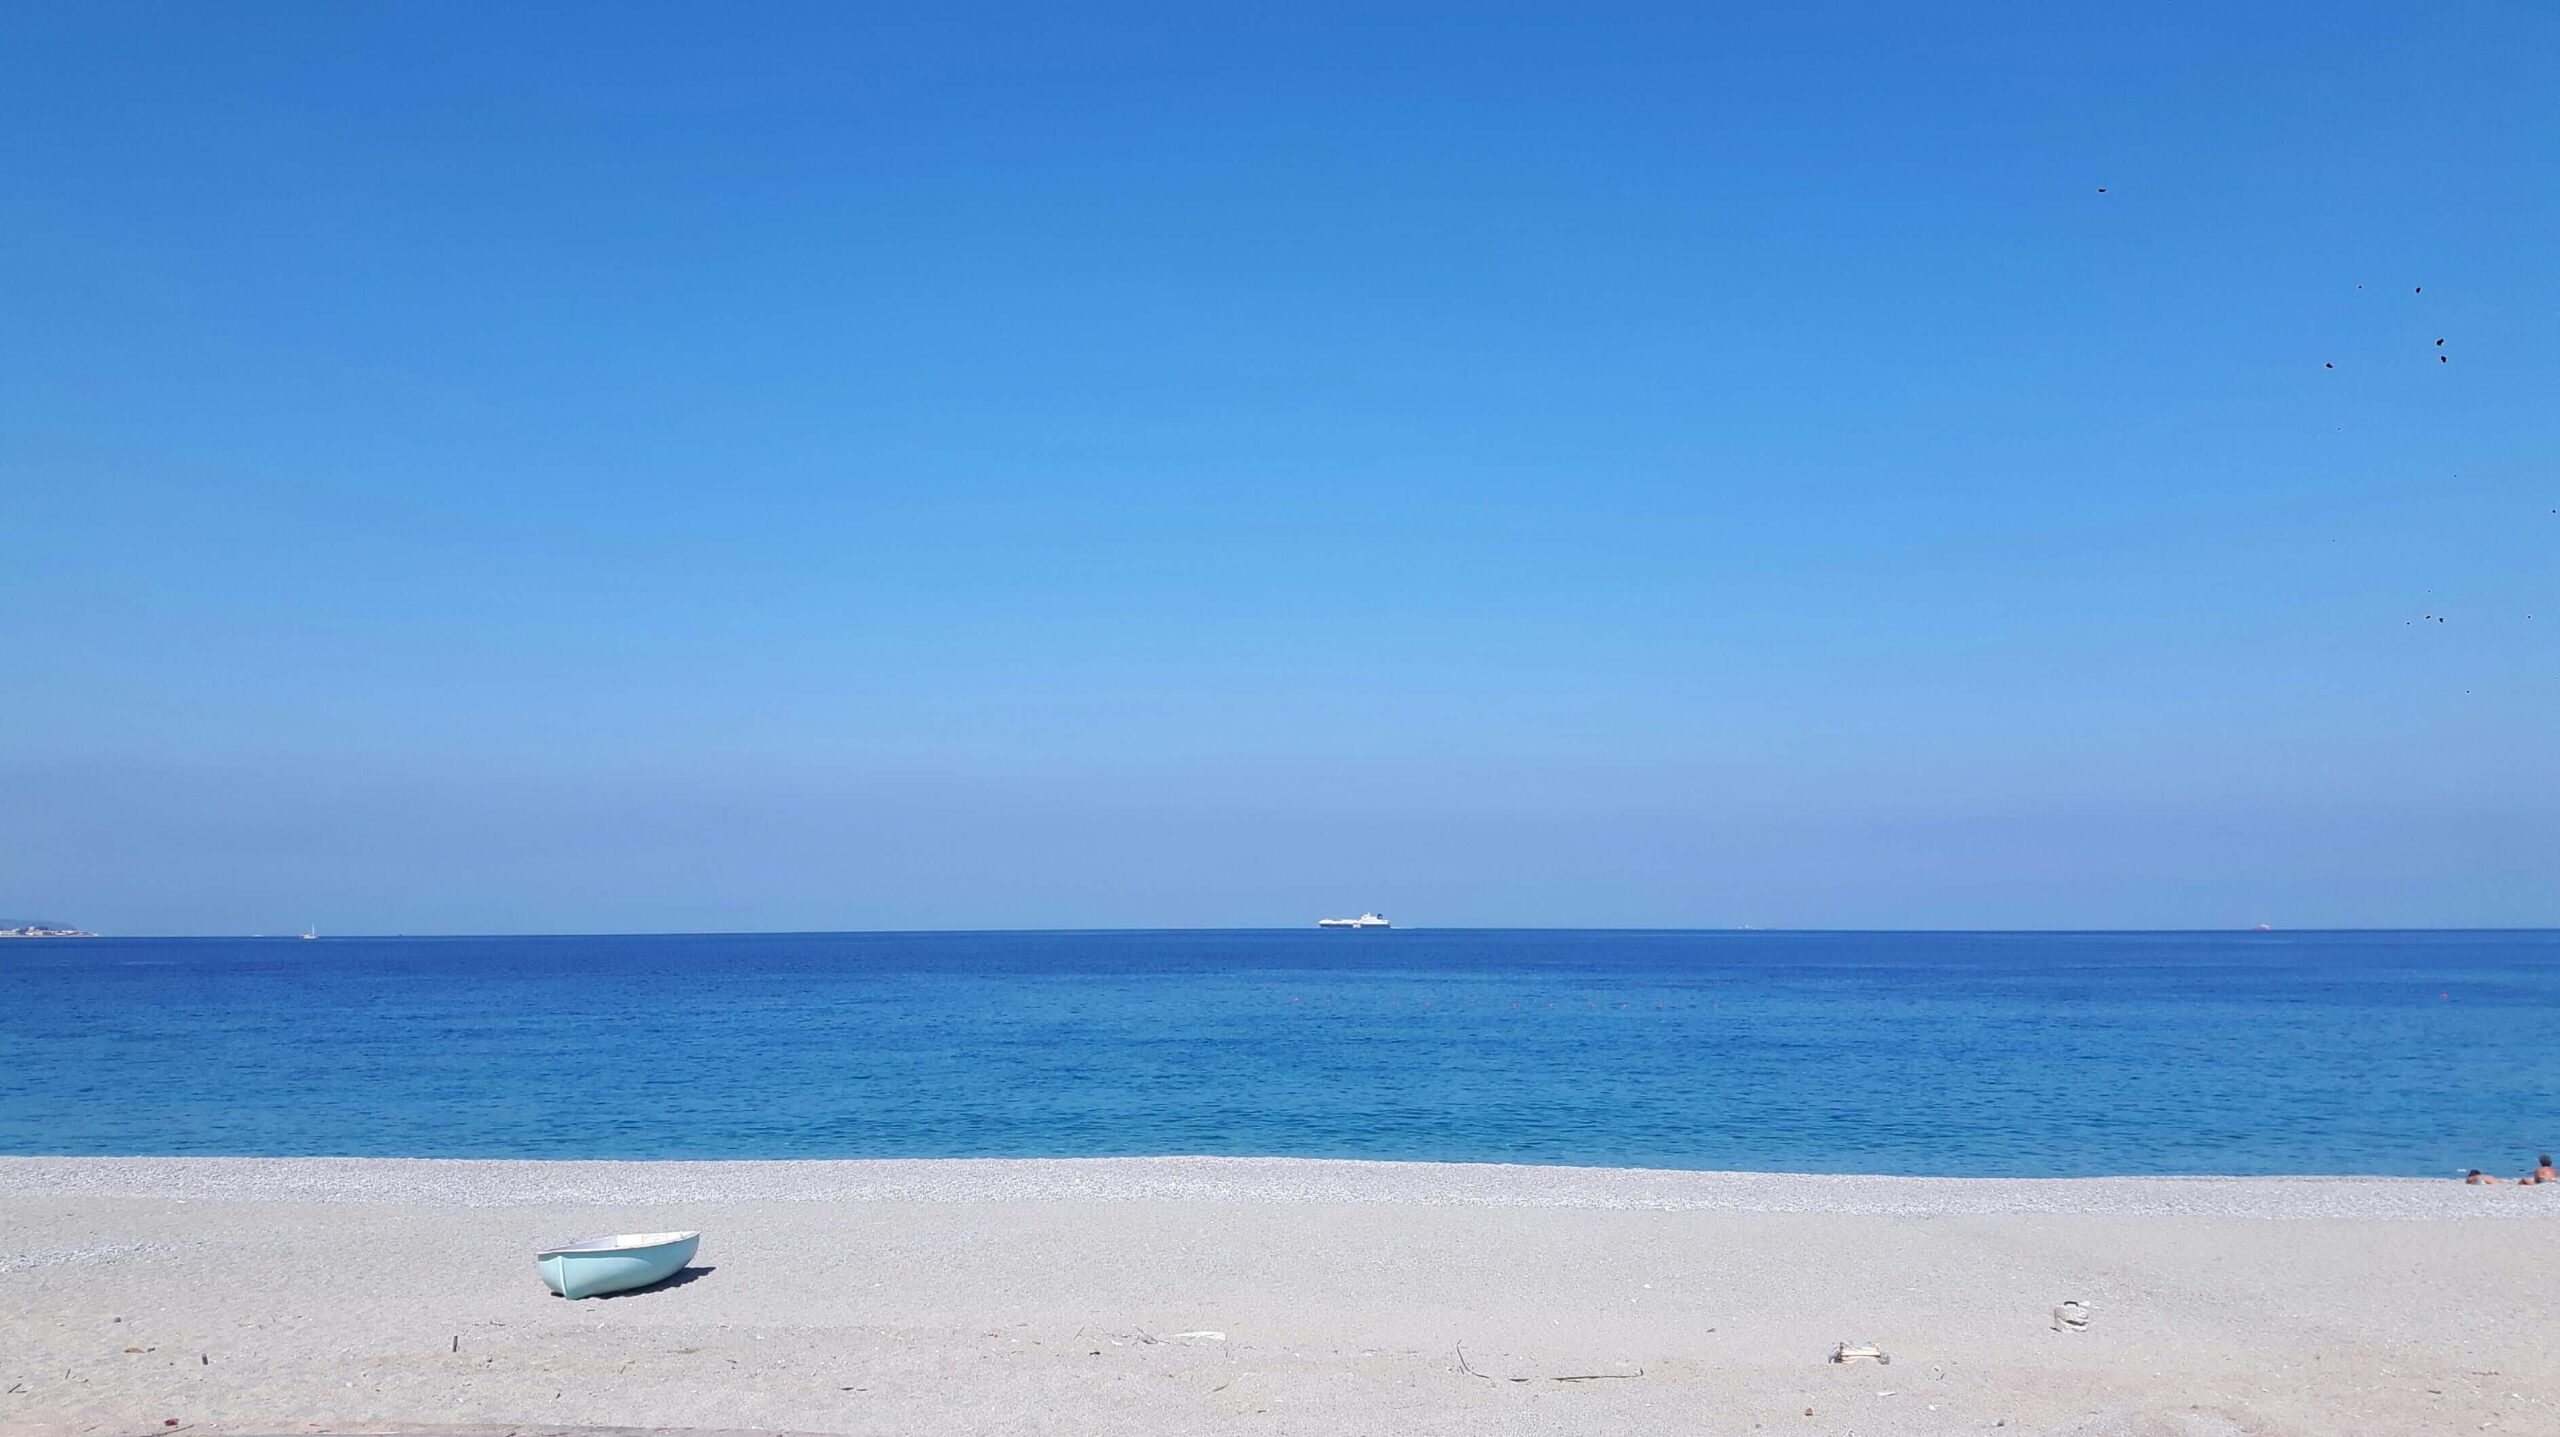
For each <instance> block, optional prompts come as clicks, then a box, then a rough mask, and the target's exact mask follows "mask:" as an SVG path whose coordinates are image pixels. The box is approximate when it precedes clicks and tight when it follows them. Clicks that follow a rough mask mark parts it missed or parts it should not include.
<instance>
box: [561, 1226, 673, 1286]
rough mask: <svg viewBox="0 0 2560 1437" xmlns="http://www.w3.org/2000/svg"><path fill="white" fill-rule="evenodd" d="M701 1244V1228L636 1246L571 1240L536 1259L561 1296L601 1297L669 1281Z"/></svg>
mask: <svg viewBox="0 0 2560 1437" xmlns="http://www.w3.org/2000/svg"><path fill="white" fill-rule="evenodd" d="M701 1246H702V1234H700V1233H698V1232H686V1233H674V1234H670V1235H669V1236H668V1238H667V1240H666V1241H664V1242H655V1243H649V1244H646V1245H644V1246H636V1247H594V1246H587V1245H585V1244H572V1245H571V1246H568V1247H564V1248H554V1249H553V1250H551V1251H549V1252H544V1253H537V1254H535V1256H534V1262H535V1264H536V1265H537V1266H539V1267H540V1268H541V1269H542V1281H543V1283H544V1284H545V1285H546V1286H548V1287H549V1288H550V1289H551V1290H552V1291H553V1292H556V1293H558V1294H559V1295H560V1296H562V1297H600V1296H602V1295H604V1294H605V1293H608V1292H629V1291H630V1290H631V1289H633V1288H635V1287H647V1286H649V1285H650V1284H651V1283H655V1282H664V1281H666V1280H667V1279H668V1278H670V1277H673V1276H675V1275H676V1273H677V1272H678V1271H679V1270H681V1269H682V1268H683V1267H684V1265H685V1264H686V1263H688V1262H691V1261H693V1254H694V1250H695V1249H697V1248H699V1247H701Z"/></svg>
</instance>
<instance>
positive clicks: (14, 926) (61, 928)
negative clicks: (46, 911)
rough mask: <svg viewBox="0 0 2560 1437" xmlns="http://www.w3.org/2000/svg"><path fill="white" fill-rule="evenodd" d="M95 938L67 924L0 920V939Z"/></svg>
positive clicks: (89, 933) (83, 930) (82, 929)
mask: <svg viewBox="0 0 2560 1437" xmlns="http://www.w3.org/2000/svg"><path fill="white" fill-rule="evenodd" d="M97 936H98V935H97V934H95V933H92V932H89V931H88V930H87V929H85V928H74V927H72V926H70V925H69V924H67V923H45V922H39V921H25V922H21V921H18V920H15V919H7V920H0V938H95V937H97Z"/></svg>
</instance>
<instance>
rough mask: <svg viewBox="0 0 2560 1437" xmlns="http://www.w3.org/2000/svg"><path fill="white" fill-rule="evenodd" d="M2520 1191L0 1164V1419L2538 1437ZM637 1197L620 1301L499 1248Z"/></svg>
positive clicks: (2558, 1217)
mask: <svg viewBox="0 0 2560 1437" xmlns="http://www.w3.org/2000/svg"><path fill="white" fill-rule="evenodd" d="M2537 1218H2539V1219H2543V1220H2545V1221H2548V1222H2554V1223H2560V1187H2551V1188H2542V1189H2518V1188H2514V1187H2499V1188H2468V1187H2464V1186H2462V1185H2461V1184H2459V1183H2457V1182H2454V1181H2452V1180H2451V1179H2445V1180H2441V1181H2437V1180H2429V1179H2415V1178H2354V1177H2346V1178H2312V1179H2289V1178H1902V1177H1801V1176H1791V1175H1783V1174H1752V1173H1695V1172H1681V1171H1665V1170H1653V1169H1592V1168H1553V1167H1503V1166H1496V1165H1475V1164H1428V1163H1372V1162H1352V1161H1334V1160H1322V1159H1293V1158H1280V1159H1267V1158H1265V1159H1255V1158H1086V1159H965V1158H964V1159H881V1160H853V1161H814V1160H784V1161H775V1162H728V1163H724V1162H669V1163H618V1162H542V1161H496V1160H475V1159H400V1158H46V1157H5V1158H0V1292H5V1293H6V1294H7V1296H8V1301H5V1302H0V1437H29V1434H39V1433H41V1434H56V1433H60V1434H75V1433H76V1434H84V1437H121V1434H130V1433H133V1432H137V1431H144V1430H149V1431H164V1430H171V1429H170V1428H169V1427H168V1426H167V1425H166V1424H168V1423H171V1422H175V1423H176V1424H177V1429H179V1430H184V1431H194V1432H208V1433H226V1434H228V1433H240V1434H247V1433H282V1432H288V1431H295V1430H315V1429H326V1430H334V1431H357V1430H367V1429H371V1430H390V1429H418V1428H440V1429H463V1428H493V1427H494V1428H497V1429H500V1430H561V1429H573V1428H590V1429H591V1428H652V1429H668V1428H690V1429H732V1430H745V1429H754V1430H763V1431H769V1432H770V1431H797V1432H809V1433H847V1434H850V1433H865V1434H869V1433H878V1434H883V1437H887V1434H898V1437H928V1434H939V1433H963V1432H967V1433H999V1434H1015V1433H1019V1434H1024V1437H1031V1434H1044V1437H1045V1434H1050V1433H1065V1432H1079V1433H1081V1432H1096V1433H1121V1434H1131V1437H1189V1434H1193V1433H1199V1432H1210V1431H1218V1432H1225V1431H1244V1432H1268V1433H1274V1434H1290V1437H1297V1434H1305V1437H1332V1434H1352V1433H1370V1432H1399V1433H1403V1432H1411V1433H1435V1434H1437V1433H1451V1434H1455V1433H1467V1434H1475V1433H1486V1434H1494V1437H1505V1434H1521V1437H1530V1434H1539V1437H1546V1434H1564V1433H1578V1432H1587V1431H1594V1430H1603V1431H1611V1432H1613V1433H1617V1434H1621V1437H1654V1435H1655V1434H1661V1437H1671V1435H1672V1434H1681V1437H1694V1434H1698V1433H1702V1432H1704V1433H1724V1432H1734V1433H1742V1432H1749V1431H1751V1430H1752V1429H1753V1428H1754V1427H1760V1428H1764V1429H1767V1430H1772V1431H1774V1430H1777V1429H1778V1428H1780V1427H1782V1426H1783V1427H1786V1428H1788V1429H1791V1430H1794V1431H1797V1432H1802V1433H1808V1434H1811V1433H1824V1434H1829V1433H1852V1432H1876V1431H1890V1432H1897V1433H1914V1434H1921V1437H1936V1434H1955V1433H1980V1432H1985V1431H1991V1430H1995V1429H1997V1430H1999V1431H2000V1434H2001V1437H2023V1434H2047V1433H2050V1434H2068V1437H2112V1434H2125V1437H2154V1434H2161V1437H2167V1434H2176V1437H2236V1434H2243V1433H2246V1434H2253V1437H2254V1435H2255V1434H2290V1433H2301V1434H2312V1433H2320V1434H2324V1437H2325V1434H2329V1433H2334V1432H2339V1431H2355V1432H2362V1433H2401V1432H2407V1433H2419V1432H2438V1431H2448V1430H2450V1431H2465V1432H2469V1431H2479V1430H2488V1431H2492V1432H2497V1431H2515V1432H2522V1431H2535V1430H2549V1424H2550V1423H2551V1422H2552V1420H2553V1417H2554V1414H2555V1413H2560V1354H2556V1353H2554V1352H2553V1351H2552V1350H2551V1349H2550V1347H2549V1344H2548V1343H2547V1341H2546V1340H2545V1339H2546V1336H2547V1334H2548V1333H2550V1332H2552V1331H2554V1330H2560V1242H2554V1241H2551V1240H2550V1239H2551V1238H2552V1237H2554V1236H2560V1226H2554V1227H2531V1226H2528V1227H2522V1228H2520V1227H2518V1226H2517V1224H2518V1222H2520V1221H2521V1222H2526V1223H2531V1222H2532V1220H2534V1219H2537ZM676 1228H686V1229H699V1230H700V1231H701V1232H702V1233H703V1244H702V1248H701V1251H700V1253H699V1254H698V1255H697V1257H696V1259H695V1262H694V1265H693V1266H692V1267H691V1268H689V1269H687V1270H686V1271H685V1272H684V1273H681V1274H679V1275H678V1278H677V1279H676V1280H673V1281H670V1282H668V1283H665V1284H662V1285H661V1286H659V1287H656V1288H651V1289H646V1290H643V1291H640V1292H636V1293H631V1294H624V1295H619V1296H615V1297H612V1298H607V1299H602V1300H594V1301H586V1302H568V1301H563V1300H561V1299H558V1298H555V1297H552V1296H551V1295H550V1294H549V1292H548V1291H547V1290H546V1289H545V1288H544V1286H543V1284H542V1282H541V1280H540V1278H539V1276H538V1275H537V1274H536V1272H535V1269H534V1264H533V1261H532V1256H533V1253H534V1252H535V1251H536V1250H537V1249H538V1248H540V1247H542V1246H543V1245H545V1244H548V1243H552V1242H556V1241H558V1240H560V1239H562V1238H564V1237H566V1236H568V1235H570V1234H573V1233H582V1232H602V1231H624V1232H638V1231H658V1230H667V1229H676ZM2065 1299H2070V1300H2074V1301H2079V1302H2083V1303H2085V1304H2087V1305H2088V1307H2089V1309H2090V1311H2091V1312H2092V1313H2093V1318H2092V1321H2091V1322H2090V1324H2089V1326H2088V1327H2087V1329H2086V1330H2071V1331H2066V1330H2063V1329H2062V1328H2060V1327H2059V1326H2058V1325H2057V1324H2056V1322H2055V1318H2054V1310H2055V1308H2056V1306H2057V1304H2059V1303H2060V1302H2062V1301H2063V1300H2065ZM1844 1341H1845V1342H1850V1343H1875V1344H1878V1345H1880V1346H1881V1347H1882V1348H1883V1349H1884V1350H1885V1351H1886V1352H1888V1353H1890V1354H1892V1356H1893V1359H1894V1361H1893V1363H1892V1365H1890V1366H1883V1367H1879V1366H1874V1365H1863V1364H1860V1365H1845V1366H1844V1365H1833V1364H1830V1363H1828V1362H1826V1361H1825V1360H1824V1358H1825V1355H1826V1354H1827V1353H1828V1352H1829V1351H1830V1350H1831V1348H1832V1346H1833V1345H1834V1344H1835V1343H1839V1342H1844ZM1808 1409H1810V1413H1809V1415H1808Z"/></svg>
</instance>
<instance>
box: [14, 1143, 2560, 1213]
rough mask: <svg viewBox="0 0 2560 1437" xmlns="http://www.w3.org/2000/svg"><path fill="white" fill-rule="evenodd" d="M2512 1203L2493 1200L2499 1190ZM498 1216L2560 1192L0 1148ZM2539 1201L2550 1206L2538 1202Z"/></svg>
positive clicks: (67, 1181)
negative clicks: (1021, 1205)
mask: <svg viewBox="0 0 2560 1437" xmlns="http://www.w3.org/2000/svg"><path fill="white" fill-rule="evenodd" d="M2501 1193H2504V1194H2505V1195H2507V1196H2510V1197H2514V1198H2520V1199H2523V1200H2524V1201H2521V1202H2512V1203H2500V1202H2496V1201H2491V1200H2490V1199H2493V1198H2494V1197H2495V1196H2496V1195H2498V1194H2501ZM35 1197H96V1198H123V1199H150V1198H168V1199H175V1200H180V1201H184V1200H187V1199H190V1198H192V1199H198V1200H231V1201H294V1202H311V1203H357V1204H373V1205H395V1206H396V1205H420V1206H450V1207H458V1208H504V1207H521V1206H613V1205H630V1204H635V1203H647V1204H658V1205H665V1204H677V1203H686V1202H708V1203H732V1202H774V1203H843V1202H871V1203H895V1202H952V1203H969V1202H998V1201H1012V1200H1023V1199H1032V1200H1041V1199H1046V1200H1064V1201H1089V1202H1237V1203H1253V1204H1280V1205H1304V1204H1326V1203H1341V1204H1400V1205H1414V1206H1426V1207H1460V1208H1463V1207H1494V1208H1531V1209H1560V1210H1588V1211H1650V1212H1745V1213H1807V1214H1827V1215H1836V1216H1879V1217H1896V1216H1903V1217H1958V1216H1998V1215H2007V1214H2034V1213H2046V1214H2084V1215H2117V1216H2216V1217H2238V1218H2265V1219H2283V1220H2312V1219H2368V1220H2404V1221H2425V1220H2434V1219H2469V1218H2490V1217H2517V1218H2531V1217H2560V1186H2555V1187H2551V1188H2549V1189H2547V1190H2543V1189H2532V1188H2519V1187H2517V1186H2516V1185H2514V1184H2513V1183H2511V1182H2510V1183H2505V1184H2501V1185H2499V1186H2496V1187H2469V1186H2466V1185H2465V1184H2463V1183H2462V1182H2461V1181H2460V1180H2459V1179H2458V1178H2454V1177H2450V1176H2448V1177H2445V1178H2413V1177H2388V1176H2382V1177H2377V1176H2364V1175H2357V1174H2317V1173H2310V1174H2299V1175H2290V1176H2217V1175H2152V1176H2141V1175H2136V1176H2121V1177H2050V1178H2048V1177H1936V1176H1926V1177H1924V1176H1905V1175H1898V1174H1873V1173H1784V1172H1748V1171H1713V1170H1701V1169H1689V1168H1619V1167H1581V1166H1569V1165H1562V1164H1553V1165H1550V1164H1540V1163H1472V1162H1435V1161H1390V1160H1378V1159H1365V1158H1296V1157H1210V1156H1163V1157H1092V1158H772V1159H681V1158H679V1159H609V1158H597V1159H559V1158H393V1157H281V1158H280V1157H194V1156H189V1157H53V1156H5V1155H0V1200H6V1199H12V1198H35ZM2545 1199H2548V1201H2547V1202H2546V1201H2544V1200H2545Z"/></svg>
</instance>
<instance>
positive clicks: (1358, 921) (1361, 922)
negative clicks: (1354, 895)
mask: <svg viewBox="0 0 2560 1437" xmlns="http://www.w3.org/2000/svg"><path fill="white" fill-rule="evenodd" d="M1316 926H1317V927H1318V928H1386V927H1389V926H1391V925H1390V924H1389V923H1388V922H1387V915H1385V914H1383V913H1363V914H1361V915H1360V916H1359V917H1357V918H1319V919H1317V920H1316Z"/></svg>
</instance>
